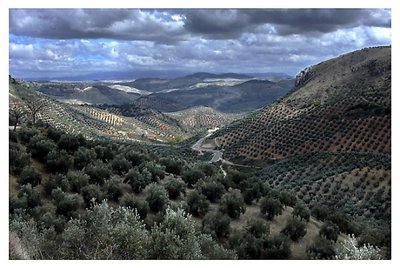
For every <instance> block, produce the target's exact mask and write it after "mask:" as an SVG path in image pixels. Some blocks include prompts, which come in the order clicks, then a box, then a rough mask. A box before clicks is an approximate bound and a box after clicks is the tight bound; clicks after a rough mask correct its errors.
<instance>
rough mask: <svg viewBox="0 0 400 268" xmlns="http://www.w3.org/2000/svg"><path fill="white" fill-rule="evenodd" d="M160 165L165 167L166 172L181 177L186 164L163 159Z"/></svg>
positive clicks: (180, 161)
mask: <svg viewBox="0 0 400 268" xmlns="http://www.w3.org/2000/svg"><path fill="white" fill-rule="evenodd" d="M160 163H161V164H162V165H164V166H165V171H166V172H168V173H172V174H175V175H181V173H182V170H183V166H184V165H185V162H184V161H182V160H180V159H179V160H176V159H172V158H161V159H160Z"/></svg>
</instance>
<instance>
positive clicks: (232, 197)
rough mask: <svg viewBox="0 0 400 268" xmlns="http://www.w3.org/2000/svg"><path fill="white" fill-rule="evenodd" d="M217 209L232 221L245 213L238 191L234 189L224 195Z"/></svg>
mask: <svg viewBox="0 0 400 268" xmlns="http://www.w3.org/2000/svg"><path fill="white" fill-rule="evenodd" d="M219 209H220V211H221V212H222V213H226V214H228V216H229V217H231V218H233V219H236V218H239V217H240V214H241V213H244V212H245V211H246V207H245V204H244V201H243V196H242V194H241V193H240V191H239V190H237V189H234V190H231V191H229V192H227V193H225V194H224V195H223V196H222V198H221V202H220V208H219Z"/></svg>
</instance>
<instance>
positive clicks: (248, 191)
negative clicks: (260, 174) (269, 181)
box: [239, 177, 268, 205]
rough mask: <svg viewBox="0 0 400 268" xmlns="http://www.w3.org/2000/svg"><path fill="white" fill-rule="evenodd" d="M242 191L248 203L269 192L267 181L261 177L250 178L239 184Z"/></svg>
mask: <svg viewBox="0 0 400 268" xmlns="http://www.w3.org/2000/svg"><path fill="white" fill-rule="evenodd" d="M239 188H240V190H241V192H242V195H243V199H244V201H245V202H246V204H249V205H250V204H251V203H252V202H253V200H257V201H258V200H259V199H260V198H261V197H262V196H263V195H264V194H266V193H267V192H268V188H267V187H266V185H265V183H264V182H263V181H262V180H261V179H259V178H254V177H253V178H249V179H247V180H245V181H242V182H241V183H240V185H239Z"/></svg>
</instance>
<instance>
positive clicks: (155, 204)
mask: <svg viewBox="0 0 400 268" xmlns="http://www.w3.org/2000/svg"><path fill="white" fill-rule="evenodd" d="M146 201H147V202H148V203H149V207H150V209H151V210H152V211H153V212H159V211H161V210H164V209H165V208H166V207H167V205H168V203H169V199H168V192H167V190H165V188H164V187H163V186H161V185H157V184H151V185H150V186H149V189H148V192H147V197H146Z"/></svg>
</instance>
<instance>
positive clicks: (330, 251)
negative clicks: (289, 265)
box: [307, 238, 336, 260]
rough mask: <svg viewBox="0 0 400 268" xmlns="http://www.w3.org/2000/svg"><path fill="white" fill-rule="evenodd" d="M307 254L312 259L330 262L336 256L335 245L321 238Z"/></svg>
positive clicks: (310, 247)
mask: <svg viewBox="0 0 400 268" xmlns="http://www.w3.org/2000/svg"><path fill="white" fill-rule="evenodd" d="M307 254H308V256H309V257H310V258H312V259H322V260H328V259H332V258H334V256H335V254H336V253H335V248H334V246H333V243H332V242H331V241H329V240H327V239H325V238H319V239H318V240H317V241H316V242H315V243H314V244H312V245H310V246H309V247H308V248H307Z"/></svg>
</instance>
